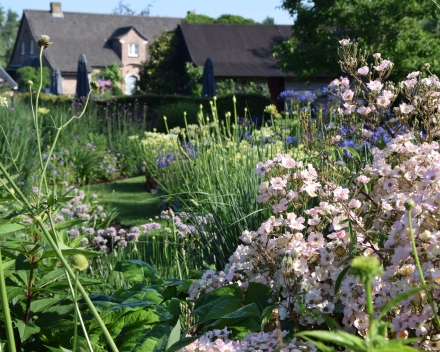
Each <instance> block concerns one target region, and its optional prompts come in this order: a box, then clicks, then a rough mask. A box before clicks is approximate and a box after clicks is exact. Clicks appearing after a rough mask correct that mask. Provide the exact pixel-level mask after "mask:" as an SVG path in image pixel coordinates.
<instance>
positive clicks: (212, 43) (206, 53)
mask: <svg viewBox="0 0 440 352" xmlns="http://www.w3.org/2000/svg"><path fill="white" fill-rule="evenodd" d="M177 36H178V37H179V41H180V42H181V43H182V44H183V45H182V47H183V49H182V51H183V52H182V57H183V61H185V62H192V63H193V64H194V65H195V66H203V65H204V64H205V61H206V59H207V58H208V57H209V58H211V60H212V62H213V64H214V77H215V78H216V79H217V78H218V79H219V80H221V79H226V78H233V79H234V80H236V81H237V80H238V81H240V80H249V81H253V82H255V83H266V84H267V85H268V87H269V91H270V95H271V99H272V101H273V102H274V103H275V104H277V106H278V109H280V110H282V109H283V102H282V101H280V100H278V99H277V98H278V96H279V94H280V93H281V92H282V91H285V90H291V89H294V90H297V91H307V90H311V89H317V88H322V87H326V86H327V85H328V83H329V78H328V77H325V76H319V77H310V78H309V80H308V81H309V82H307V84H306V82H298V81H297V80H296V77H297V76H296V74H295V73H292V72H288V73H286V72H282V71H281V70H280V69H279V68H278V65H277V64H278V61H279V59H278V58H276V57H274V56H273V54H272V52H273V48H274V46H275V45H278V44H281V43H282V42H283V41H285V40H287V39H289V38H290V37H291V36H292V26H291V25H276V24H230V23H181V24H180V25H179V26H178V28H177Z"/></svg>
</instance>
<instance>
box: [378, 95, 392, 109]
mask: <svg viewBox="0 0 440 352" xmlns="http://www.w3.org/2000/svg"><path fill="white" fill-rule="evenodd" d="M390 103H391V101H390V100H389V99H388V98H387V97H386V96H383V95H379V97H378V98H377V104H378V105H380V106H383V107H386V106H388V105H390Z"/></svg>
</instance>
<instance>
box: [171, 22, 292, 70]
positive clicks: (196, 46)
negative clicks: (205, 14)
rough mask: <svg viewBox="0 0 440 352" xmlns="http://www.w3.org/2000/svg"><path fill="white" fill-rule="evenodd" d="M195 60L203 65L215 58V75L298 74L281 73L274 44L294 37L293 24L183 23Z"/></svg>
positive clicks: (190, 50)
mask: <svg viewBox="0 0 440 352" xmlns="http://www.w3.org/2000/svg"><path fill="white" fill-rule="evenodd" d="M179 28H180V30H181V33H182V35H183V39H184V44H185V46H186V48H187V50H188V54H189V56H190V59H191V61H192V62H193V63H194V64H195V65H196V66H203V65H204V64H205V61H206V59H207V58H208V57H209V58H211V60H212V62H213V64H214V76H222V77H294V76H295V74H293V73H288V74H286V73H284V72H281V71H280V70H279V69H278V67H277V62H278V61H279V59H278V58H275V57H273V55H272V51H273V47H274V45H277V44H281V43H282V42H283V41H284V40H286V39H288V38H290V37H291V36H292V26H289V25H287V26H286V25H284V26H282V25H265V24H229V23H203V24H201V23H181V24H180V25H179Z"/></svg>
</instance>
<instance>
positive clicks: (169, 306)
mask: <svg viewBox="0 0 440 352" xmlns="http://www.w3.org/2000/svg"><path fill="white" fill-rule="evenodd" d="M161 306H162V307H164V308H165V309H166V310H167V311H168V312H169V313H170V314H171V315H172V316H173V319H171V320H170V321H169V322H168V323H169V324H176V322H177V320H179V317H180V314H181V309H180V300H179V299H177V298H172V299H170V300H168V301H165V302H163V303H162V304H161Z"/></svg>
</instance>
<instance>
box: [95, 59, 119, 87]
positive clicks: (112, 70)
mask: <svg viewBox="0 0 440 352" xmlns="http://www.w3.org/2000/svg"><path fill="white" fill-rule="evenodd" d="M98 74H99V75H101V76H103V77H104V78H105V79H106V80H108V81H110V82H112V83H113V85H114V86H116V85H117V84H118V83H122V82H124V76H122V73H121V70H120V68H119V64H118V63H117V62H113V63H112V64H111V66H106V67H105V68H104V70H103V71H102V72H99V73H98Z"/></svg>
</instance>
